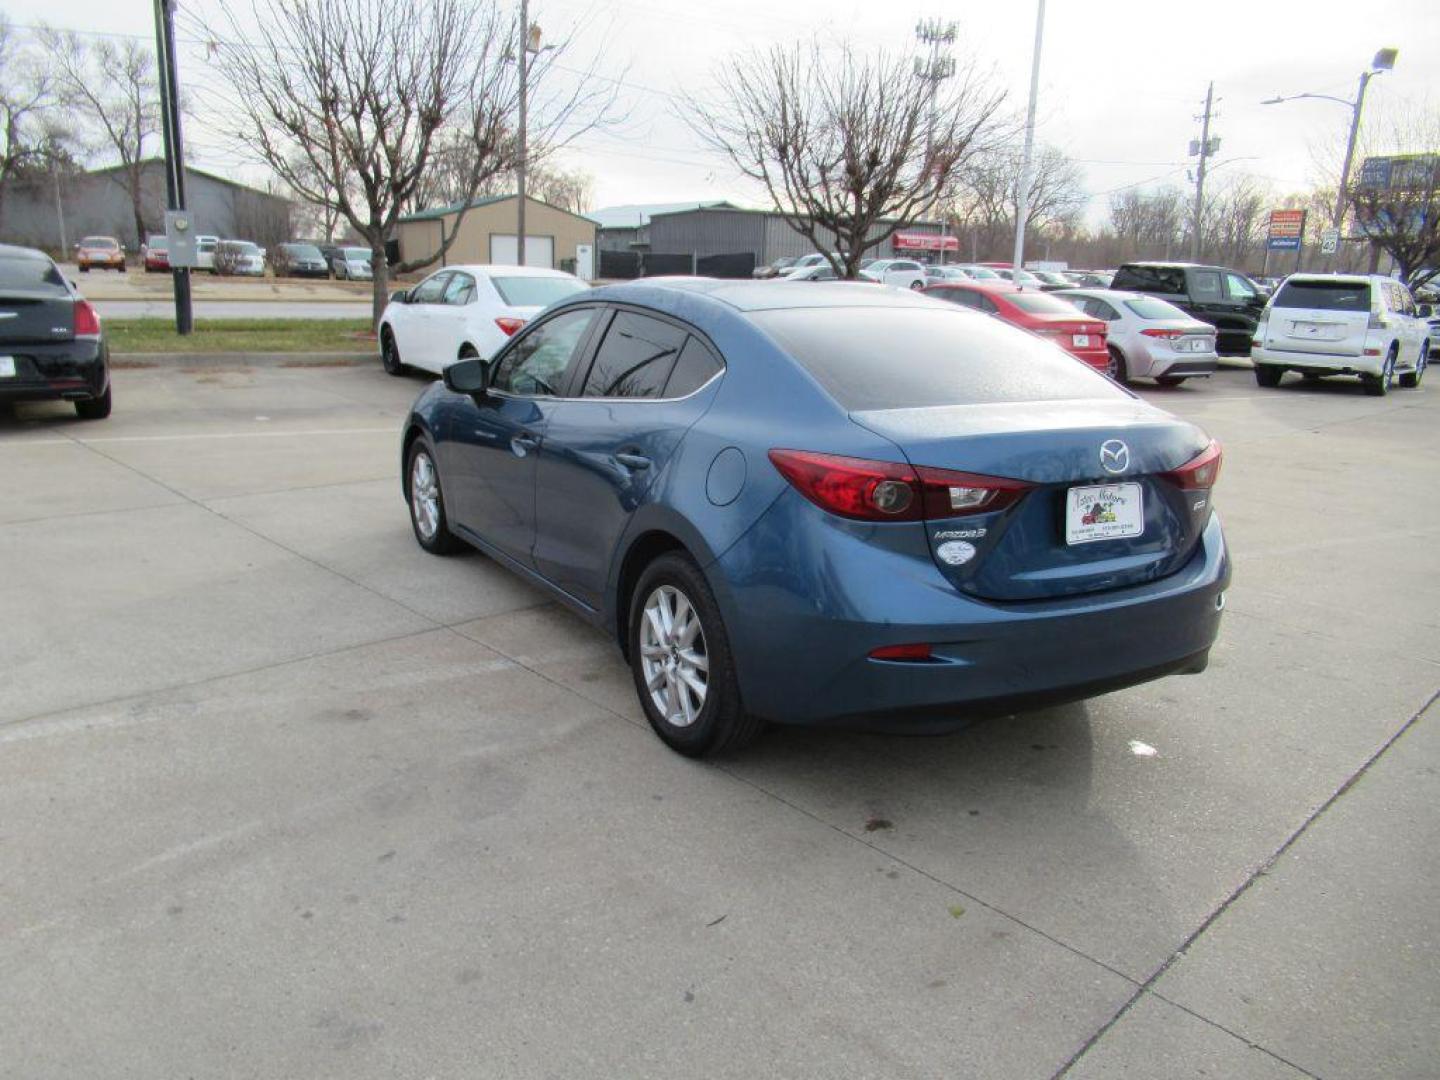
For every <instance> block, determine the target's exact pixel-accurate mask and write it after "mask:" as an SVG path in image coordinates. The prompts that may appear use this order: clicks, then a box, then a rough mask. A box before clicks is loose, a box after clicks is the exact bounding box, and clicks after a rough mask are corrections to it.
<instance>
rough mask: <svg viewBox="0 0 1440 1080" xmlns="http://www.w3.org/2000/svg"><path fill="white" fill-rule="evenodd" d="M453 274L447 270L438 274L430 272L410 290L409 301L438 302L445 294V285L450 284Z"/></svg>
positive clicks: (417, 302)
mask: <svg viewBox="0 0 1440 1080" xmlns="http://www.w3.org/2000/svg"><path fill="white" fill-rule="evenodd" d="M452 276H453V275H452V274H451V272H450V271H449V270H445V271H442V272H441V273H438V274H431V275H430V276H429V277H428V278H426V279H425V280H424V281H422V282H421V283H420V284H419V285H416V286H415V288H413V289H411V290H410V302H411V303H412V304H438V303H440V301H441V299H442V298H443V297H444V295H445V286H447V285H449V284H450V278H451V277H452Z"/></svg>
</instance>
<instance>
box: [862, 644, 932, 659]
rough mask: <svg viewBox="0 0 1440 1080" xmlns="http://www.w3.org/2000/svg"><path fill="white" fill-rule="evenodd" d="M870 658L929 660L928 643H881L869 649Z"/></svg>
mask: <svg viewBox="0 0 1440 1080" xmlns="http://www.w3.org/2000/svg"><path fill="white" fill-rule="evenodd" d="M870 659H871V660H929V659H930V646H929V645H883V646H881V647H880V648H878V649H872V650H870Z"/></svg>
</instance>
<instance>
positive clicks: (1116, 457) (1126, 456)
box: [1100, 439, 1130, 473]
mask: <svg viewBox="0 0 1440 1080" xmlns="http://www.w3.org/2000/svg"><path fill="white" fill-rule="evenodd" d="M1100 467H1101V468H1102V469H1104V470H1105V471H1106V472H1108V473H1123V472H1124V471H1125V470H1126V469H1128V468H1129V467H1130V448H1129V447H1128V446H1126V445H1125V444H1124V443H1123V442H1121V441H1120V440H1119V439H1108V440H1106V441H1105V442H1103V443H1101V444H1100Z"/></svg>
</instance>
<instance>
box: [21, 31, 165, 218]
mask: <svg viewBox="0 0 1440 1080" xmlns="http://www.w3.org/2000/svg"><path fill="white" fill-rule="evenodd" d="M40 43H41V45H42V46H43V48H44V50H45V52H46V56H47V59H48V62H49V71H50V75H51V78H53V80H54V84H55V88H56V92H57V95H58V97H59V100H60V102H61V104H63V105H64V106H65V107H66V108H67V109H68V110H70V111H71V113H72V115H73V117H74V119H75V120H76V122H77V124H78V126H79V133H78V137H79V138H80V139H81V140H82V141H84V142H87V143H89V144H90V148H92V149H93V150H94V151H95V152H97V153H100V154H103V155H105V156H106V157H109V156H111V155H112V154H113V155H114V156H115V157H118V158H119V159H120V167H119V170H118V171H117V172H116V174H115V177H116V180H117V182H118V183H119V184H120V186H121V187H123V188H124V189H125V192H126V194H127V195H128V196H129V197H130V209H131V216H132V218H133V225H134V227H135V242H136V244H141V243H144V241H145V237H146V235H147V233H148V232H149V229H148V227H147V222H146V215H145V209H146V199H145V194H146V192H145V189H144V184H143V179H144V169H143V167H142V165H143V162H144V161H145V157H146V154H147V152H148V150H149V148H150V146H151V145H152V143H153V142H154V140H156V139H158V138H159V136H160V89H159V82H158V79H157V75H156V70H155V57H154V54H153V53H152V52H151V51H150V50H149V49H147V48H145V46H144V45H142V44H140V43H139V42H137V41H128V40H127V41H124V42H121V43H118V44H117V43H116V42H114V41H111V40H108V39H107V40H102V41H100V42H98V43H97V44H95V45H88V46H87V45H86V44H85V42H84V41H82V40H81V38H80V36H79V35H78V34H75V33H74V32H61V31H57V30H51V29H49V28H43V27H42V28H41V30H40Z"/></svg>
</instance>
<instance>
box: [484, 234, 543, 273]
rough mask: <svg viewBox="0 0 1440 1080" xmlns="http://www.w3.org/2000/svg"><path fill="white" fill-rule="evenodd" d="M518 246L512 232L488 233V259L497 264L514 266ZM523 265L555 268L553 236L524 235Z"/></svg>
mask: <svg viewBox="0 0 1440 1080" xmlns="http://www.w3.org/2000/svg"><path fill="white" fill-rule="evenodd" d="M518 250H519V246H518V245H517V244H516V243H515V234H514V233H491V234H490V261H491V262H492V263H495V264H496V265H497V266H514V265H515V264H516V263H518V262H519V261H520V260H519V259H517V258H516V257H515V253H516V252H517V251H518ZM525 265H526V266H546V267H549V268H550V269H551V270H553V269H555V238H554V237H553V236H531V235H530V234H528V233H527V234H526V235H525Z"/></svg>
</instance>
